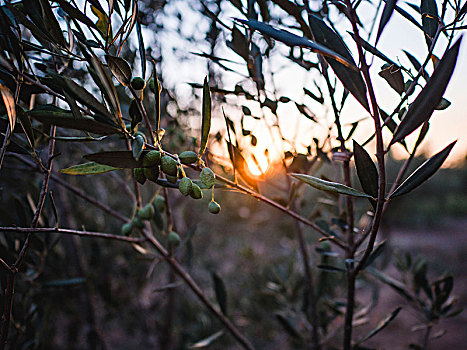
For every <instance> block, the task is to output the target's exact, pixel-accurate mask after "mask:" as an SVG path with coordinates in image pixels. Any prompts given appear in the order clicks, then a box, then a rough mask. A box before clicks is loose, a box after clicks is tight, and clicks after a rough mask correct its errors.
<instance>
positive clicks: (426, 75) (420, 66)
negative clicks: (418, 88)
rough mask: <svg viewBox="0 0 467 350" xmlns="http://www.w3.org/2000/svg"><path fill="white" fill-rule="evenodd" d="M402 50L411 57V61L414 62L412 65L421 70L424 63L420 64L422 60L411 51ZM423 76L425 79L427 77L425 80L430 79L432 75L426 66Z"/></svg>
mask: <svg viewBox="0 0 467 350" xmlns="http://www.w3.org/2000/svg"><path fill="white" fill-rule="evenodd" d="M402 51H404V53H405V55H406V56H407V58H408V59H409V61H410V63H412V66H414V68H415V70H416V71H417V72H419V71H420V69H422V65H421V64H420V62H419V61H418V60H417V59H416V58H415V57H414V56H413V55H412V54H411V53H410V52H407V51H405V50H402ZM422 77H423V79H425V81H428V79H430V75H429V74H428V72H427V71H426V70H425V68H423V70H422Z"/></svg>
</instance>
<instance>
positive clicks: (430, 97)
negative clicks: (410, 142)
mask: <svg viewBox="0 0 467 350" xmlns="http://www.w3.org/2000/svg"><path fill="white" fill-rule="evenodd" d="M461 42H462V37H460V38H459V39H458V40H457V41H456V42H455V43H454V45H453V46H452V47H451V48H450V49H448V50H447V51H446V53H445V54H444V55H443V58H441V60H440V61H439V63H438V65H437V67H436V69H435V71H434V72H433V75H432V76H431V78H430V80H428V82H427V83H426V85H425V87H424V88H423V89H422V91H421V92H420V93H419V95H418V96H417V98H416V99H415V101H414V102H413V103H412V104H411V105H410V107H409V109H408V110H407V113H406V114H405V116H404V118H403V119H402V121H401V123H400V124H399V127H398V128H397V129H396V131H395V133H394V137H393V138H392V140H391V142H390V144H389V145H392V144H394V143H396V142H398V141H400V140H402V139H404V138H405V137H406V136H407V135H409V134H411V133H412V132H413V131H414V130H415V129H417V128H418V127H419V126H420V125H422V124H423V123H424V122H425V121H427V120H428V119H430V117H431V115H432V114H433V111H434V110H435V109H436V107H437V106H438V105H439V103H440V101H441V99H442V97H443V94H444V92H445V91H446V88H447V86H448V83H449V80H450V79H451V76H452V73H453V72H454V68H455V66H456V62H457V56H458V54H459V47H460V44H461Z"/></svg>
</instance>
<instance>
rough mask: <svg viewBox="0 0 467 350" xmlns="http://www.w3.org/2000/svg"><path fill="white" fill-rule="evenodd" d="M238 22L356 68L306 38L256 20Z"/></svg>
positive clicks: (343, 58)
mask: <svg viewBox="0 0 467 350" xmlns="http://www.w3.org/2000/svg"><path fill="white" fill-rule="evenodd" d="M236 20H237V21H239V22H241V23H244V24H246V25H247V26H249V27H251V28H253V29H256V30H257V31H259V32H261V33H262V34H264V35H267V36H270V37H271V38H274V39H276V40H279V41H281V42H283V43H284V44H286V45H288V46H292V47H293V46H300V47H306V48H309V49H310V50H311V51H313V52H316V53H319V54H321V55H323V56H327V57H331V58H333V59H335V60H336V61H338V62H340V63H341V64H343V65H345V66H355V64H354V62H351V61H350V62H349V61H348V60H347V59H346V58H345V57H343V56H341V55H339V54H338V53H336V52H334V51H333V50H331V49H329V48H327V47H326V46H323V45H321V44H318V43H316V42H313V41H310V40H308V39H306V38H304V37H300V36H298V35H295V34H292V33H290V32H288V31H286V30H278V29H276V28H274V27H272V26H270V25H269V24H266V23H262V22H258V21H255V20H243V19H236Z"/></svg>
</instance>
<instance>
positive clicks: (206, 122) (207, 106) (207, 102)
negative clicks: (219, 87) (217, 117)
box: [199, 77, 211, 157]
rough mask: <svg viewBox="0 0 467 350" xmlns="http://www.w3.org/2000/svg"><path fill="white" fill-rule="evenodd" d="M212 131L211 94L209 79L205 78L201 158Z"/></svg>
mask: <svg viewBox="0 0 467 350" xmlns="http://www.w3.org/2000/svg"><path fill="white" fill-rule="evenodd" d="M210 131H211V92H210V91H209V84H208V78H207V77H206V78H204V85H203V105H202V123H201V147H200V149H199V156H200V157H201V156H202V155H203V153H204V151H205V150H206V146H207V144H208V139H209V132H210Z"/></svg>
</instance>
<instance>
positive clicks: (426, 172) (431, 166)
mask: <svg viewBox="0 0 467 350" xmlns="http://www.w3.org/2000/svg"><path fill="white" fill-rule="evenodd" d="M456 142H457V141H454V142H452V143H451V144H449V145H448V146H447V147H446V148H444V149H443V150H442V151H441V152H439V153H437V154H435V155H434V156H433V157H431V158H430V159H428V160H427V161H426V162H424V163H423V164H422V165H420V167H418V168H417V170H415V171H414V172H413V173H412V174H411V175H410V176H409V177H408V178H407V179H406V180H405V181H404V182H403V183H402V184H401V185H400V186H399V187H398V188H397V189H396V190H395V191H394V192H393V193H392V194H391V195H390V196H389V199H392V198H395V197H398V196H402V195H403V194H406V193H408V192H410V191H412V190H413V189H415V188H417V187H418V186H420V185H421V184H422V183H424V182H425V181H426V180H428V179H429V178H430V177H431V176H432V175H433V174H434V173H436V171H437V170H438V169H439V168H440V167H441V165H443V163H444V161H445V160H446V158H447V157H448V155H449V153H450V152H451V150H452V148H453V147H454V145H455V144H456Z"/></svg>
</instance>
